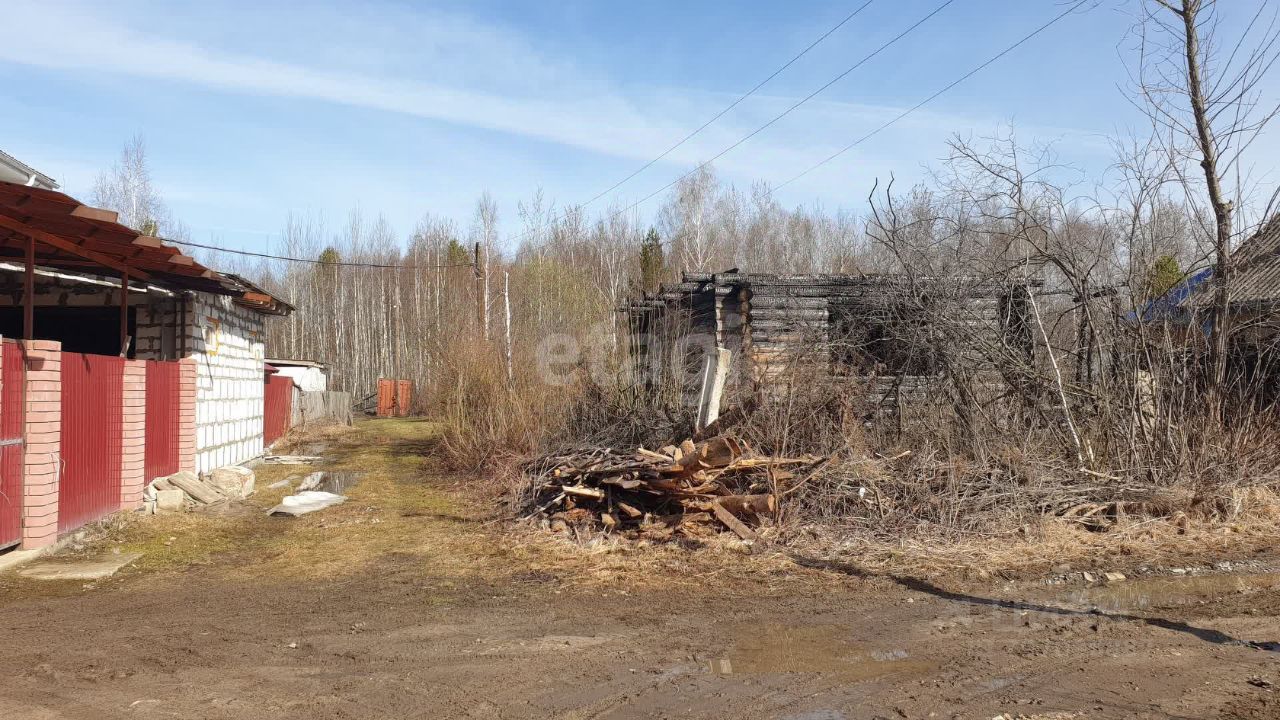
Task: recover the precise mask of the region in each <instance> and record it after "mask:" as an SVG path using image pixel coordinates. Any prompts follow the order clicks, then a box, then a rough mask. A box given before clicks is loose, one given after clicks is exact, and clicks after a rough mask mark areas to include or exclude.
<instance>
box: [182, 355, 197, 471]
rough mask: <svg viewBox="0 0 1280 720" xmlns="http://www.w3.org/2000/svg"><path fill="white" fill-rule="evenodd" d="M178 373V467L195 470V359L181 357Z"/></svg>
mask: <svg viewBox="0 0 1280 720" xmlns="http://www.w3.org/2000/svg"><path fill="white" fill-rule="evenodd" d="M179 362H180V363H182V370H181V373H180V381H179V385H180V390H179V393H178V395H179V403H178V405H179V411H180V415H179V419H178V469H179V470H190V471H191V472H195V471H196V361H195V359H194V358H183V359H182V360H180V361H179Z"/></svg>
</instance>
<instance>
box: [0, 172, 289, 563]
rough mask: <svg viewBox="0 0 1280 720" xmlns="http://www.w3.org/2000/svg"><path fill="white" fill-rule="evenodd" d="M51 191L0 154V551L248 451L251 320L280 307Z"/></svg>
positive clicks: (257, 422)
mask: <svg viewBox="0 0 1280 720" xmlns="http://www.w3.org/2000/svg"><path fill="white" fill-rule="evenodd" d="M54 188H56V183H54V182H53V180H52V179H51V178H49V177H48V176H47V175H44V174H43V173H40V172H38V171H36V170H34V169H32V168H30V167H29V166H27V165H25V164H24V163H21V162H19V161H17V160H15V159H14V158H12V157H11V156H9V155H5V154H3V153H0V335H3V339H4V342H3V343H2V344H0V349H2V350H3V353H2V354H0V381H2V382H0V390H2V392H0V550H2V549H4V548H5V547H8V546H11V545H15V544H19V543H20V544H22V545H23V546H26V547H41V546H44V545H48V544H50V543H52V542H54V540H56V538H57V536H58V535H62V534H65V533H68V532H71V531H73V530H75V529H76V528H77V527H80V526H82V525H84V524H85V523H88V522H92V521H94V520H96V519H98V518H101V517H103V516H105V515H108V514H110V513H112V512H115V511H117V510H120V509H132V508H136V507H138V506H139V505H140V504H141V502H142V491H143V487H144V486H145V485H146V483H147V482H148V481H150V480H151V479H153V478H155V477H158V476H162V475H169V474H172V473H174V472H177V471H179V470H191V471H197V472H203V471H207V470H211V469H213V468H217V467H220V466H223V465H230V464H234V463H240V462H244V461H246V460H249V459H251V458H253V457H255V456H257V455H259V454H261V453H262V451H263V448H264V417H265V416H267V415H269V414H271V413H270V410H271V408H270V407H269V405H270V403H269V402H268V399H267V397H266V393H265V387H264V386H265V383H264V370H265V367H264V362H263V361H264V356H265V354H266V353H265V335H266V323H267V322H268V321H269V319H270V318H271V317H273V316H284V315H288V314H289V313H291V312H292V311H293V307H292V306H290V305H289V303H287V302H285V301H284V300H282V299H280V298H278V297H276V296H274V295H272V294H271V293H270V292H267V291H266V290H264V289H263V288H260V287H258V286H257V285H255V284H254V283H252V282H250V281H249V280H247V279H245V278H243V277H239V276H237V275H233V274H229V273H221V272H218V271H216V270H213V269H210V268H207V267H205V266H203V265H201V264H200V263H199V262H197V261H196V260H195V259H194V258H192V257H190V256H188V255H186V254H184V253H183V252H182V250H180V249H179V248H178V247H175V246H173V245H171V244H169V243H168V242H166V241H164V240H162V239H160V238H156V237H150V236H148V235H145V234H143V233H141V232H139V231H138V230H136V229H133V228H129V227H127V226H125V225H122V224H120V222H119V220H118V215H117V213H115V212H112V211H110V210H106V209H103V208H95V207H91V206H88V205H85V204H83V203H81V202H79V201H78V200H76V199H75V198H72V197H70V196H68V195H66V194H64V193H61V192H58V191H57V190H56V189H54ZM284 400H286V401H287V398H285V399H284ZM278 414H282V415H283V416H285V417H286V418H287V417H288V415H289V409H288V407H287V406H285V407H284V408H283V409H282V410H280V411H279V413H278ZM286 427H287V426H286Z"/></svg>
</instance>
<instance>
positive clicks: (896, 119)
mask: <svg viewBox="0 0 1280 720" xmlns="http://www.w3.org/2000/svg"><path fill="white" fill-rule="evenodd" d="M1093 1H1095V0H1079V2H1077V3H1075V4H1074V5H1072V6H1070V7H1068V8H1067V9H1066V10H1063V11H1062V12H1061V13H1059V14H1058V15H1056V16H1055V17H1053V18H1052V19H1051V20H1049V21H1048V22H1046V23H1045V24H1043V25H1041V26H1040V27H1038V28H1036V29H1035V30H1033V31H1031V32H1030V33H1028V34H1027V35H1024V36H1023V37H1022V39H1020V40H1018V41H1017V42H1015V43H1014V44H1012V45H1010V46H1009V47H1007V48H1005V49H1004V50H1001V51H1000V52H998V53H996V54H995V55H993V56H991V57H990V58H988V59H987V61H986V62H984V63H982V64H981V65H978V66H977V67H975V68H973V69H972V70H970V71H969V72H967V73H965V74H964V75H961V76H960V77H959V78H958V79H956V80H954V81H953V82H951V83H950V84H948V85H947V86H945V87H943V88H942V89H941V90H939V91H937V92H935V93H934V94H932V95H930V96H929V97H927V98H925V99H924V100H921V101H920V102H918V103H916V104H915V105H913V106H911V107H910V108H908V109H906V110H904V111H902V112H901V113H899V114H898V115H897V116H896V117H894V118H893V119H891V120H889V121H888V122H886V123H884V124H883V125H881V126H879V127H877V128H876V129H874V130H872V131H871V132H869V133H867V134H866V135H863V136H862V137H860V138H858V139H857V140H854V141H853V142H851V143H849V144H848V145H846V146H844V147H843V148H841V149H840V150H838V151H836V152H834V153H832V154H831V155H829V156H827V157H826V158H825V159H823V160H822V161H821V162H819V163H817V164H816V165H813V166H811V167H809V168H808V169H806V170H805V171H804V172H801V173H800V174H799V175H796V176H795V177H793V178H791V179H790V180H787V181H786V182H784V183H782V184H780V185H778V186H777V187H775V188H773V190H772V191H771V192H773V191H777V190H781V189H782V188H784V187H786V186H788V185H790V184H791V183H793V182H795V181H797V180H799V179H800V178H802V177H804V176H806V175H808V174H809V173H811V172H813V171H814V170H817V169H818V168H820V167H822V166H823V165H826V164H827V163H829V162H831V161H832V160H835V159H836V158H838V157H840V156H841V155H843V154H845V153H847V152H849V151H850V150H852V149H854V148H856V147H857V146H859V145H861V144H862V143H864V142H866V141H868V140H870V139H871V138H873V137H875V136H876V135H879V134H880V133H881V132H883V131H884V130H886V129H888V128H889V127H890V126H892V125H894V124H896V123H897V122H899V121H900V120H902V119H903V118H905V117H907V116H908V115H910V114H911V113H914V112H915V111H917V110H919V109H920V108H922V107H924V106H925V105H928V104H929V103H931V102H933V101H934V100H937V99H938V98H939V97H941V96H942V95H943V94H945V93H946V92H948V91H950V90H951V89H953V88H955V87H956V86H957V85H959V84H960V83H963V82H964V81H965V80H968V79H969V78H971V77H973V76H974V75H977V74H978V73H980V72H982V71H983V70H985V69H987V68H988V67H990V66H991V65H992V64H994V63H996V62H997V61H998V60H1000V58H1002V57H1004V56H1005V55H1008V54H1009V53H1011V52H1013V51H1014V50H1017V49H1018V48H1019V47H1021V46H1023V45H1025V44H1026V43H1028V42H1030V41H1031V40H1032V39H1034V38H1035V37H1036V36H1037V35H1039V34H1040V33H1042V32H1044V31H1045V30H1048V29H1049V28H1050V27H1052V26H1053V25H1055V24H1056V23H1057V22H1058V21H1060V20H1062V19H1063V18H1065V17H1066V16H1068V15H1070V14H1071V13H1073V12H1075V11H1076V10H1077V9H1079V8H1080V7H1082V6H1084V5H1086V4H1087V3H1089V2H1093Z"/></svg>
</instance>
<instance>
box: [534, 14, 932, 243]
mask: <svg viewBox="0 0 1280 720" xmlns="http://www.w3.org/2000/svg"><path fill="white" fill-rule="evenodd" d="M954 2H955V0H945V1H944V2H943V3H942V4H941V5H938V6H937V7H936V8H934V9H933V11H931V12H930V13H929V14H927V15H925V16H924V17H922V18H920V19H919V20H917V21H916V22H915V23H913V24H912V25H911V26H909V27H908V28H907V29H906V30H903V31H902V32H900V33H898V34H897V35H895V36H894V37H893V38H891V39H890V40H889V41H888V42H886V43H884V44H883V45H881V46H880V47H878V48H876V49H875V50H873V51H872V52H871V53H869V54H867V55H865V56H863V58H862V59H861V60H859V61H858V62H856V63H854V64H853V65H851V66H849V67H848V68H846V69H845V70H844V72H841V73H840V74H839V75H836V76H835V77H834V78H832V79H831V80H829V81H828V82H827V83H826V84H825V85H823V86H822V87H820V88H818V89H817V90H814V91H813V92H811V93H809V94H808V95H806V96H804V97H803V98H801V99H800V100H798V101H797V102H795V103H794V104H792V105H791V106H790V107H788V108H787V109H786V110H783V111H782V112H781V113H779V114H777V115H775V116H774V117H773V118H772V119H770V120H769V121H768V122H766V123H765V124H763V125H761V126H760V127H758V128H756V129H755V130H752V131H751V132H750V133H748V134H747V135H745V136H743V137H742V138H740V139H739V140H738V141H737V142H735V143H733V144H732V145H730V146H729V147H727V148H725V149H723V150H721V151H720V152H719V153H717V154H716V155H715V156H714V157H712V158H711V159H710V160H706V161H703V162H701V163H699V164H698V166H697V167H695V168H694V169H692V170H690V171H689V172H687V173H685V174H683V175H681V176H679V177H677V178H676V179H675V180H672V181H671V182H669V183H667V184H666V185H663V186H662V187H660V188H658V189H657V190H655V191H653V192H652V193H649V194H648V195H646V196H644V197H643V198H641V199H640V200H638V201H636V202H634V203H632V204H631V205H629V206H627V207H625V208H623V209H622V210H619V211H617V212H615V213H611V214H610V217H618V216H619V215H622V214H623V213H625V212H628V211H630V210H632V209H634V208H636V207H638V206H639V205H641V204H643V203H645V202H647V201H648V200H649V199H651V198H653V197H654V196H655V195H658V194H659V193H662V192H665V191H666V190H668V189H670V188H672V187H674V186H675V185H676V184H677V183H679V182H680V181H681V180H684V179H685V178H687V177H689V176H690V175H692V174H694V173H696V172H698V171H699V170H701V169H703V168H705V167H706V166H708V165H710V164H711V163H713V162H715V161H716V160H719V159H720V158H722V157H724V156H725V155H728V154H729V153H730V152H732V151H733V150H734V149H736V148H738V147H739V146H740V145H742V144H743V143H745V142H747V141H748V140H750V139H751V138H753V137H755V136H756V135H759V134H760V133H762V132H764V131H765V130H767V129H768V128H770V127H772V126H773V124H774V123H776V122H778V121H779V120H781V119H782V118H784V117H786V116H788V115H790V114H791V113H792V112H794V111H795V110H796V109H798V108H799V107H800V106H802V105H804V104H805V103H807V102H809V101H810V100H812V99H813V98H815V97H817V96H818V95H819V94H821V93H822V92H823V91H825V90H826V89H827V88H830V87H831V86H832V85H835V84H836V83H838V82H840V81H841V80H843V79H845V78H846V77H848V76H849V74H850V73H852V72H853V71H854V70H857V69H858V68H860V67H862V66H863V65H865V64H867V63H868V62H870V61H871V60H872V59H874V58H875V57H876V56H877V55H879V54H880V53H882V52H884V51H885V50H887V49H889V48H890V47H891V46H893V45H895V44H896V43H897V42H898V41H899V40H901V39H902V38H904V37H906V36H907V35H909V34H911V33H912V32H913V31H914V30H915V29H916V28H918V27H920V26H921V25H923V24H925V23H926V22H928V21H929V20H930V19H931V18H933V16H935V15H937V14H938V13H940V12H942V11H943V10H945V9H946V8H947V6H949V5H951V4H952V3H954ZM864 7H865V6H864ZM859 9H861V8H859ZM655 162H656V161H655ZM605 192H608V191H605ZM598 197H599V196H597V198H598ZM592 199H593V200H595V199H596V198H592ZM564 217H565V216H564V215H562V216H561V218H560V219H563V218H564ZM554 222H555V221H554V220H553V221H550V222H547V223H544V224H542V225H539V226H538V227H536V228H534V229H532V230H528V231H526V232H524V233H522V234H520V235H517V236H516V237H515V240H517V241H519V240H523V239H525V238H527V237H529V236H530V235H532V234H534V233H535V232H538V231H539V230H542V229H544V228H546V227H548V226H550V225H552V224H553V223H554Z"/></svg>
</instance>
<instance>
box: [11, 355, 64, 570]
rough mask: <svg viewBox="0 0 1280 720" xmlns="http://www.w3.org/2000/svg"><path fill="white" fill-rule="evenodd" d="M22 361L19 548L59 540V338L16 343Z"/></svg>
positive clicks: (60, 371)
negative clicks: (18, 346)
mask: <svg viewBox="0 0 1280 720" xmlns="http://www.w3.org/2000/svg"><path fill="white" fill-rule="evenodd" d="M21 344H22V352H23V357H24V359H25V361H26V364H27V367H26V371H27V377H26V391H25V394H26V397H25V398H24V400H23V403H24V405H25V407H24V411H25V418H24V421H23V438H24V440H25V443H24V449H23V478H24V483H23V484H24V487H23V492H22V547H23V548H26V549H32V548H39V547H45V546H47V545H52V544H53V543H54V542H55V541H57V539H58V477H59V469H60V467H61V464H62V462H61V461H62V457H61V451H62V343H59V342H55V341H52V340H24V341H22V342H21Z"/></svg>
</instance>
